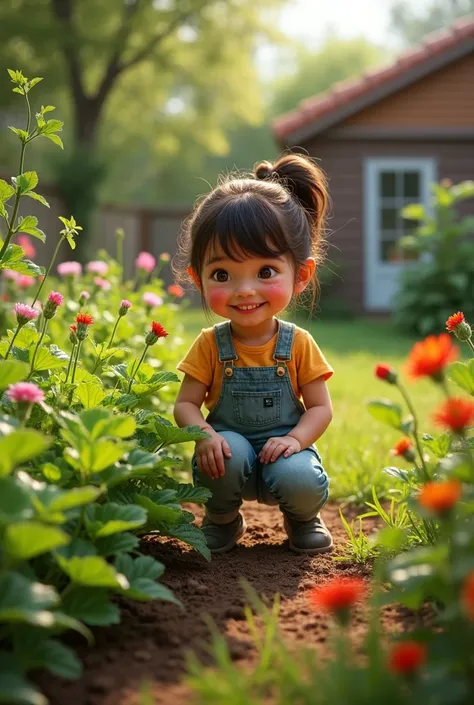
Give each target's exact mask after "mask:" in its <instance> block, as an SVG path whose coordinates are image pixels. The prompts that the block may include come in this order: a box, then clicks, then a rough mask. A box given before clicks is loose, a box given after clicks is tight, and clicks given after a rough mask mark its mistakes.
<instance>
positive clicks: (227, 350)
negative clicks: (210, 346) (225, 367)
mask: <svg viewBox="0 0 474 705" xmlns="http://www.w3.org/2000/svg"><path fill="white" fill-rule="evenodd" d="M214 335H215V338H216V345H217V352H218V354H219V362H226V361H227V360H237V359H238V356H237V353H236V352H235V348H234V344H233V342H232V334H231V332H230V321H224V322H223V323H217V324H216V325H215V326H214Z"/></svg>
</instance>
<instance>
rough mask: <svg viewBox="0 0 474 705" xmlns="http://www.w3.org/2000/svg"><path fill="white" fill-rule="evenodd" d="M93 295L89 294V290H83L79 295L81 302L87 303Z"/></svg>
mask: <svg viewBox="0 0 474 705" xmlns="http://www.w3.org/2000/svg"><path fill="white" fill-rule="evenodd" d="M90 297H91V295H90V294H89V292H88V291H81V295H80V296H79V303H80V304H85V303H86V301H89V299H90Z"/></svg>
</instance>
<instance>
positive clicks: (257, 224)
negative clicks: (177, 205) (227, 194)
mask: <svg viewBox="0 0 474 705" xmlns="http://www.w3.org/2000/svg"><path fill="white" fill-rule="evenodd" d="M207 245H208V247H209V249H210V250H211V251H212V250H213V249H216V247H217V246H219V247H220V248H221V249H222V251H223V252H224V253H225V254H226V256H227V257H229V259H232V260H234V261H235V262H241V261H243V260H244V259H246V258H247V257H249V256H250V257H252V256H254V257H255V256H256V257H262V258H265V257H278V256H280V255H284V254H286V253H287V252H290V251H291V249H290V245H289V243H288V240H287V238H286V237H285V232H284V227H283V223H282V222H281V220H280V218H279V214H278V211H277V210H276V209H274V208H273V207H272V206H271V205H270V204H268V202H265V201H264V200H263V199H261V198H259V197H258V196H257V197H256V196H255V194H245V195H244V196H243V197H241V198H235V197H234V198H232V199H230V200H229V201H228V202H227V203H226V204H225V205H224V206H223V207H222V208H221V209H220V212H219V213H218V215H217V217H216V219H215V223H214V227H213V228H212V235H211V234H210V237H209V239H208V241H207Z"/></svg>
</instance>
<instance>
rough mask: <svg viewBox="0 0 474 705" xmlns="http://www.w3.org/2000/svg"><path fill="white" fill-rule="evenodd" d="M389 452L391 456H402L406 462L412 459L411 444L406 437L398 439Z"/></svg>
mask: <svg viewBox="0 0 474 705" xmlns="http://www.w3.org/2000/svg"><path fill="white" fill-rule="evenodd" d="M390 452H391V453H392V455H402V456H403V457H404V458H407V460H410V459H414V452H413V443H412V442H411V440H410V439H409V438H407V437H406V436H404V437H403V438H400V440H399V441H397V443H395V445H394V446H393V448H392V450H391V451H390Z"/></svg>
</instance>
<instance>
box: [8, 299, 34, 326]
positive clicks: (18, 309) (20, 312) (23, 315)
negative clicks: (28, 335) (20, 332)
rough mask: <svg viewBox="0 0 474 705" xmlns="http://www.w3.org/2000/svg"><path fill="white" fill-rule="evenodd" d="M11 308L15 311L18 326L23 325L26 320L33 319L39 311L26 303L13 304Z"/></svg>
mask: <svg viewBox="0 0 474 705" xmlns="http://www.w3.org/2000/svg"><path fill="white" fill-rule="evenodd" d="M13 310H14V311H15V313H16V320H17V323H18V325H20V326H24V325H25V323H28V321H34V319H35V318H38V315H39V312H38V311H37V310H36V309H35V308H33V307H32V306H28V304H20V303H18V304H15V306H14V308H13Z"/></svg>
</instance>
